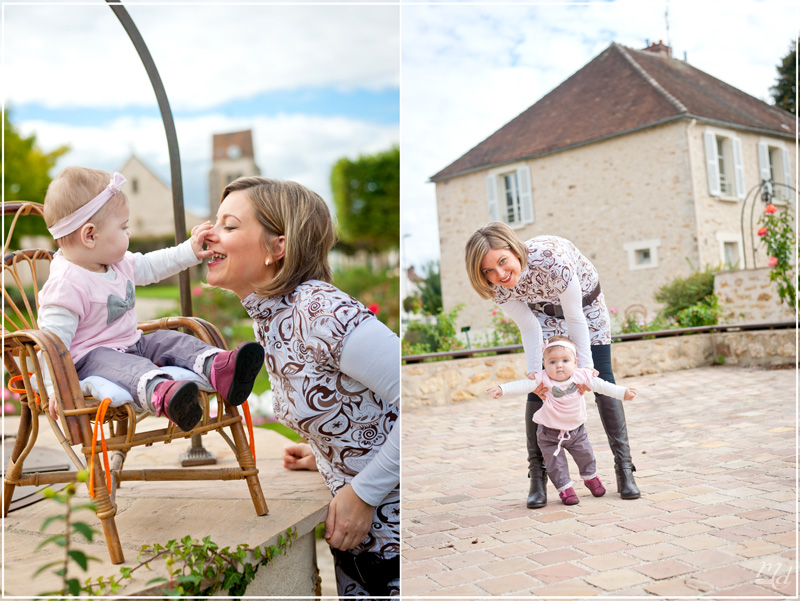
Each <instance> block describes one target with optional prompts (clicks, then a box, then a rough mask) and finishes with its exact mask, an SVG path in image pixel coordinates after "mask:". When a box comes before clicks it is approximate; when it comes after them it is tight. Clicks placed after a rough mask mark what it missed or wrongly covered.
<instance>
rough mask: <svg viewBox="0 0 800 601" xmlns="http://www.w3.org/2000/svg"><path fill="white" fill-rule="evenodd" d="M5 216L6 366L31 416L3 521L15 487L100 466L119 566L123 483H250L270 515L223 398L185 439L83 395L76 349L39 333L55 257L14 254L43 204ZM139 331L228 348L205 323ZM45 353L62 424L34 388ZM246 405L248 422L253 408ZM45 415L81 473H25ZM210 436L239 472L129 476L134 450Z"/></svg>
mask: <svg viewBox="0 0 800 601" xmlns="http://www.w3.org/2000/svg"><path fill="white" fill-rule="evenodd" d="M2 210H3V214H4V215H5V219H6V224H7V226H6V230H7V234H6V237H5V241H4V244H3V257H4V258H3V277H4V282H3V296H4V299H5V307H4V310H3V361H4V364H5V368H6V370H7V371H8V372H9V374H10V375H11V376H12V377H14V376H16V377H18V379H19V380H21V382H22V386H21V388H23V389H24V392H22V393H21V396H20V402H21V405H22V415H21V418H20V424H19V430H18V433H17V438H16V442H15V445H14V449H13V451H12V453H11V457H10V460H9V462H8V466H7V467H6V471H5V477H4V486H3V516H6V515H7V514H8V510H9V506H10V504H11V497H12V495H13V492H14V488H15V487H16V486H27V485H34V486H39V485H42V484H55V483H64V482H71V481H74V480H75V478H76V474H77V471H78V470H85V469H90V468H91V473H90V477H91V480H90V483H89V492H90V495H93V496H94V502H95V504H96V506H97V517H98V518H100V521H101V524H102V527H103V533H104V535H105V540H106V544H107V545H108V552H109V555H110V557H111V561H112V562H113V563H115V564H117V563H122V562H123V561H125V558H124V556H123V553H122V546H121V544H120V539H119V533H118V532H117V527H116V523H115V521H114V516H115V515H116V512H117V507H116V503H115V497H116V491H117V487H118V485H119V484H120V482H124V481H126V480H129V481H130V480H159V481H164V480H184V481H186V480H245V481H246V483H247V486H248V488H249V490H250V496H251V498H252V500H253V505H254V507H255V510H256V514H257V515H265V514H266V513H267V511H268V509H267V503H266V500H265V498H264V494H263V492H262V490H261V484H260V482H259V480H258V470H257V469H256V466H255V461H254V459H253V450H252V449H251V448H250V446H248V441H247V436H246V434H245V430H244V427H243V425H242V415H240V413H239V410H238V408H237V407H232V406H230V405H228V404H227V403H225V402H223V401H222V399H220V398H217V399H216V403H217V412H216V417H213V418H212V417H211V411H210V408H211V402H210V398H209V395H208V394H206V393H204V392H201V393H200V402H201V404H202V406H203V410H204V416H203V419H202V420H201V422H200V423H199V424H198V425H197V426H196V427H195V428H194V429H192V430H191V431H189V432H184V431H182V430H181V429H180V428H178V427H177V426H175V425H174V424H172V423H171V422H168V424H169V425H167V426H166V427H161V428H157V429H149V430H145V429H144V428H143V427H142V424H145V423H147V424H151V425H161V426H163V425H164V422H165V421H166V420H161V419H149V420H146V421H142V419H141V418H142V416H137V415H136V413H135V412H134V409H133V407H132V406H131V405H130V404H125V405H122V406H120V407H107V403H101V402H99V401H98V400H96V399H93V398H91V397H84V396H83V394H82V393H81V387H80V383H79V381H78V376H77V374H76V372H75V366H74V365H73V363H72V359H71V357H70V354H69V350H68V349H67V348H65V347H64V344H63V343H62V342H61V340H60V339H59V338H58V337H57V336H55V335H54V334H52V333H50V332H48V331H46V330H39V329H37V325H36V317H35V315H36V312H37V310H38V295H39V287H40V284H41V282H38V283H37V281H38V280H37V276H39V279H41V273H42V266H43V265H49V263H50V261H51V259H52V256H53V253H52V252H50V251H47V250H17V251H9V249H8V247H9V245H10V242H11V234H12V233H13V231H14V228H15V226H16V225H17V223H18V220H19V219H20V218H21V217H24V218H25V219H35V218H42V205H40V204H38V203H33V202H25V201H18V202H5V203H2ZM139 328H140V329H141V330H142V331H143V332H144V333H145V334H147V333H149V332H153V331H155V330H158V329H178V328H181V329H183V330H184V331H187V332H189V333H191V334H193V335H195V336H197V337H198V338H200V339H201V340H203V341H205V342H207V343H209V344H212V345H214V346H217V347H220V348H226V346H225V342H224V341H223V339H222V337H221V335H220V333H219V331H218V330H217V329H216V328H215V327H214V326H213V325H211V324H210V323H208V322H206V321H203V320H202V319H198V318H191V317H167V318H164V319H160V320H157V321H149V322H143V323H140V324H139ZM39 351H41V357H42V358H43V359H44V361H45V362H46V364H47V367H48V368H49V372H50V375H51V378H52V382H53V387H54V391H55V392H54V397H55V402H56V411H57V412H58V416H59V419H58V420H54V419H53V418H52V417H51V416H50V414H49V411H48V403H49V400H48V398H47V394H45V393H44V392H42V394H41V395H39V394H37V393H36V386H35V382H42V381H43V380H42V366H41V364H40V363H39V358H38V356H37V352H39ZM22 366H25V367H24V368H23V367H22ZM33 376H35V380H34V379H33ZM212 394H213V393H212ZM242 407H243V410H244V412H245V414H246V415H247V416H249V413H248V410H247V406H246V404H245V405H242ZM42 416H44V417H45V418H46V420H47V421H48V422H49V424H50V427H51V428H52V430H53V432H54V433H55V436H56V438H57V439H58V441H59V442H60V443H61V446H62V447H63V448H64V451H65V452H66V453H67V455H68V456H69V458H70V459H71V461H72V463H73V464H74V466H75V468H76V471H70V472H50V473H28V472H25V471H24V462H25V458H26V457H27V456H28V455H29V454H30V452H31V450H32V449H33V448H34V446H35V445H36V440H37V437H38V434H39V420H40V418H41V417H42ZM98 416H99V421H100V430H101V431H103V427H104V425H108V428H109V431H110V435H109V436H108V437H107V438H106V439H105V444H104V445H102V444H101V442H100V441H98V440H97V439H96V435H97V432H95V433H94V436H93V432H92V423H95V424H96V425H97V418H98ZM226 429H229V430H230V436H229V435H228V433H226V431H225V430H226ZM211 431H216V432H219V434H220V435H222V437H223V438H224V439H225V440H226V442H227V443H228V444H229V445H230V447H231V449H232V450H233V452H234V454H235V456H236V458H237V460H238V462H239V467H238V468H199V469H185V468H176V469H137V470H124V469H122V466H123V462H124V460H125V457H126V454H127V453H128V452H129V451H130V450H131V449H133V448H134V447H138V446H141V445H151V444H153V443H156V442H170V441H172V440H175V439H180V438H190V437H192V436H193V435H196V434H205V433H207V432H211ZM101 433H104V432H101ZM76 445H80V448H79V449H78V450H77V451H76V450H75V449H73V447H74V446H76ZM102 446H105V447H106V448H107V450H108V452H110V460H108V461H107V464H106V462H105V461H101V460H99V458H100V457H101V456H103V457H105V458H106V459H107V458H108V455H106V454H104V453H103V452H102V448H101V447H102ZM93 451H94V453H93ZM81 454H82V455H83V457H81ZM93 454H95V455H96V457H95V459H94V460H92V459H91V458H92V456H93ZM87 466H89V467H87Z"/></svg>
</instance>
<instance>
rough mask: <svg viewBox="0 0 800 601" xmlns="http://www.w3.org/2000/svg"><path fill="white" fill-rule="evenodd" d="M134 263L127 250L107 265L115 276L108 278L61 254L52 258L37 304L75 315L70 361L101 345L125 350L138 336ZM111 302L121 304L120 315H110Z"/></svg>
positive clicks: (139, 333) (139, 331) (139, 334)
mask: <svg viewBox="0 0 800 601" xmlns="http://www.w3.org/2000/svg"><path fill="white" fill-rule="evenodd" d="M135 264H136V261H135V258H134V255H133V254H132V253H126V254H125V258H124V259H122V261H120V262H119V263H116V264H114V265H112V266H111V267H110V268H111V269H113V270H114V271H116V272H117V277H116V279H114V280H113V281H109V280H106V279H105V278H103V277H101V276H100V275H98V274H96V273H93V272H91V271H89V270H88V269H84V268H83V267H80V266H78V265H75V264H74V263H70V262H69V261H67V260H66V259H65V258H64V257H63V256H61V254H60V253H57V254H56V256H55V257H54V258H53V261H52V263H51V264H50V277H49V278H48V279H47V282H45V285H44V286H43V287H42V291H41V292H40V293H39V306H40V307H44V306H45V305H58V306H61V307H65V308H67V309H69V310H70V311H73V312H74V313H76V314H77V315H78V319H79V326H78V329H77V331H76V332H75V337H74V338H73V339H72V344H71V345H70V349H69V352H70V354H71V355H72V360H73V361H78V360H79V359H80V358H81V357H83V356H84V355H85V354H86V353H88V352H89V351H91V350H93V349H95V348H97V347H100V346H105V347H109V348H113V349H118V350H121V349H126V348H128V347H129V346H131V345H133V344H135V343H136V342H137V341H138V340H139V338H140V337H141V335H142V332H141V330H139V329H138V321H137V319H136V309H135V308H134V305H135V303H136V301H135V298H134V296H133V292H134V282H135V278H134V267H135ZM129 290H130V291H131V292H130V294H129V292H128V291H129ZM111 304H114V305H116V306H117V307H121V309H117V311H116V313H121V315H120V316H118V315H113V316H112V317H111V318H109V306H110V305H111ZM109 322H111V323H109Z"/></svg>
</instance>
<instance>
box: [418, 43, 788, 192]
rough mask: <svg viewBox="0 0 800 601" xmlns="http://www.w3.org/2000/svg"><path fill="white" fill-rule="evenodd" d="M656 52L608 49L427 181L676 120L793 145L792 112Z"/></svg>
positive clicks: (611, 47) (616, 45)
mask: <svg viewBox="0 0 800 601" xmlns="http://www.w3.org/2000/svg"><path fill="white" fill-rule="evenodd" d="M659 50H661V52H660V51H659ZM662 52H663V49H662V48H661V47H660V46H656V45H654V46H653V47H651V48H650V51H648V50H633V49H631V48H627V47H625V46H621V45H619V44H616V43H612V44H611V45H610V46H609V47H608V48H606V49H605V50H604V51H603V52H601V53H600V54H599V55H598V56H596V57H595V58H594V59H592V60H591V61H590V62H589V63H587V64H586V65H585V66H584V67H583V68H581V69H580V70H579V71H577V72H576V73H574V74H573V75H572V76H571V77H569V78H568V79H567V80H566V81H564V82H563V83H562V84H561V85H559V86H558V87H556V88H555V89H554V90H552V91H551V92H550V93H549V94H547V95H545V96H544V97H543V98H542V99H541V100H539V101H538V102H537V103H536V104H534V105H533V106H531V107H530V108H528V109H527V110H525V111H524V112H523V113H521V114H520V115H519V116H517V117H516V118H514V119H512V120H511V121H509V122H508V123H507V124H506V125H504V126H503V127H501V128H500V129H499V130H497V131H496V132H495V133H493V134H492V135H491V136H489V137H488V138H486V139H485V140H484V141H483V142H481V143H480V144H478V145H477V146H475V147H474V148H472V149H471V150H470V151H468V152H467V153H466V154H464V155H463V156H462V157H461V158H459V159H457V160H456V161H455V162H453V163H451V164H450V165H448V166H447V167H445V168H444V169H442V170H441V171H439V172H438V173H436V174H435V175H433V176H432V177H431V181H438V180H442V179H447V178H449V177H453V176H455V175H459V174H461V173H466V172H469V171H474V170H477V169H482V168H486V167H488V166H491V165H498V164H502V163H506V162H511V161H515V160H520V159H523V158H528V157H534V156H538V155H542V154H547V153H550V152H554V151H556V150H563V149H565V148H569V147H571V146H576V145H579V144H585V143H588V142H593V141H597V140H601V139H603V138H606V137H609V136H613V135H620V134H624V133H627V132H631V131H634V130H637V129H640V128H644V127H649V126H653V125H656V124H659V123H663V122H665V121H670V120H672V119H678V118H682V117H697V118H700V119H703V120H707V121H715V122H719V123H721V124H727V125H730V126H734V127H740V128H747V129H755V130H760V131H764V132H769V133H774V134H776V135H781V136H784V137H787V138H792V139H793V138H794V136H795V125H794V124H795V119H794V116H793V115H791V114H790V113H788V112H786V111H783V110H781V109H778V108H776V107H774V106H771V105H769V104H767V103H765V102H763V101H761V100H758V99H757V98H754V97H753V96H750V95H748V94H745V93H744V92H742V91H740V90H737V89H736V88H734V87H732V86H730V85H728V84H726V83H725V82H723V81H720V80H719V79H716V78H715V77H712V76H711V75H708V74H707V73H704V72H703V71H700V70H699V69H696V68H695V67H692V66H691V65H689V64H688V63H685V62H684V61H681V60H678V59H674V58H670V57H668V56H666V55H665V54H664V53H662Z"/></svg>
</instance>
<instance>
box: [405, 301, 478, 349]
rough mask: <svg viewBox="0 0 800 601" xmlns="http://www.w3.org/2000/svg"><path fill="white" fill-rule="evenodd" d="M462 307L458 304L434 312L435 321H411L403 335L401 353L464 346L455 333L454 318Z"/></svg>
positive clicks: (460, 347) (461, 347)
mask: <svg viewBox="0 0 800 601" xmlns="http://www.w3.org/2000/svg"><path fill="white" fill-rule="evenodd" d="M463 308H464V305H463V304H460V305H458V306H457V307H456V308H454V309H453V310H452V311H450V312H448V313H445V312H444V311H439V312H438V313H437V314H436V322H435V323H433V324H431V323H426V322H423V321H412V322H411V323H410V324H409V325H408V328H407V329H406V333H405V335H404V336H403V355H424V354H426V353H438V352H441V351H454V350H459V349H463V348H464V344H463V343H462V342H461V341H460V340H459V339H458V337H457V335H456V326H455V323H456V319H457V318H458V314H459V312H461V310H462V309H463Z"/></svg>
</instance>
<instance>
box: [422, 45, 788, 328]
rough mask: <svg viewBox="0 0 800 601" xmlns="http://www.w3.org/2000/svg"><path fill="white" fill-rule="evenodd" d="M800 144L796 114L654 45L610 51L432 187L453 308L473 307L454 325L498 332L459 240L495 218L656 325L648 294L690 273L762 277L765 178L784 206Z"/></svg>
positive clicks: (611, 302)
mask: <svg viewBox="0 0 800 601" xmlns="http://www.w3.org/2000/svg"><path fill="white" fill-rule="evenodd" d="M795 135H796V129H795V118H794V116H793V115H791V114H790V113H788V112H785V111H783V110H781V109H778V108H775V107H773V106H770V105H768V104H766V103H765V102H763V101H761V100H758V99H756V98H754V97H752V96H749V95H748V94H745V93H744V92H742V91H740V90H737V89H736V88H733V87H732V86H730V85H728V84H726V83H724V82H722V81H720V80H718V79H716V78H714V77H713V76H711V75H709V74H707V73H704V72H702V71H700V70H698V69H696V68H695V67H693V66H691V65H689V64H688V63H686V62H685V61H682V60H678V59H675V58H673V57H672V53H671V50H670V48H669V47H667V46H665V45H663V44H661V43H660V42H659V43H658V44H653V45H651V46H649V47H647V48H645V49H644V50H633V49H631V48H627V47H625V46H622V45H620V44H616V43H612V44H611V45H610V46H609V47H608V48H606V49H605V50H604V51H603V52H602V53H600V54H599V55H598V56H597V57H595V58H594V59H593V60H592V61H590V62H589V63H588V64H586V65H585V66H584V67H583V68H581V69H580V70H579V71H577V72H576V73H575V74H573V75H572V76H571V77H569V78H568V79H567V80H566V81H564V82H563V83H562V84H560V85H559V86H558V87H556V88H555V89H554V90H552V91H551V92H550V93H549V94H547V95H545V96H544V97H543V98H542V99H541V100H539V101H538V102H536V103H535V104H534V105H533V106H531V107H530V108H528V109H527V110H525V111H524V112H523V113H521V114H520V115H519V116H517V117H516V118H514V119H513V120H512V121H510V122H509V123H507V124H506V125H504V126H503V127H501V128H500V129H499V130H497V131H496V132H495V133H494V134H492V135H491V136H489V137H488V138H486V139H485V140H484V141H482V142H480V143H479V144H478V145H477V146H475V147H474V148H472V149H471V150H469V151H468V152H467V153H466V154H464V155H463V156H461V157H460V158H459V159H457V160H456V161H454V162H453V163H452V164H450V165H448V166H447V167H445V168H444V169H442V170H441V171H439V172H438V173H436V174H435V175H433V176H432V177H431V178H430V179H431V181H433V182H435V184H436V201H437V207H438V215H439V235H440V250H441V273H442V291H443V302H444V307H445V310H449V309H452V308H453V307H454V306H456V305H457V304H459V303H464V304H465V308H464V310H463V311H462V312H461V315H460V316H459V323H458V324H457V325H458V327H459V328H460V327H461V326H465V325H471V326H472V328H473V330H474V329H476V328H485V327H487V326H488V325H489V324H490V316H489V311H490V310H491V309H492V305H491V304H490V303H486V302H483V301H482V300H481V299H480V298H479V297H478V296H477V295H476V294H475V293H474V291H473V290H472V289H471V287H470V284H469V281H468V278H467V275H466V272H465V269H464V244H465V243H466V240H467V239H468V238H469V236H470V235H471V234H472V232H474V231H475V230H476V229H477V228H478V227H480V226H482V225H484V224H485V223H486V222H488V221H493V220H502V221H505V222H507V223H509V224H510V225H511V226H512V227H513V228H515V229H517V230H518V234H519V236H520V238H522V239H523V240H526V239H528V238H531V237H533V236H537V235H542V234H554V235H558V236H562V237H564V238H567V239H569V240H572V241H573V242H574V243H575V244H576V245H577V247H578V248H579V249H581V251H582V252H583V253H584V254H585V255H586V256H587V257H589V259H590V260H591V261H592V262H593V263H594V265H595V266H596V267H597V269H598V272H599V273H600V281H601V283H602V286H603V291H604V293H605V297H606V301H607V303H608V306H609V307H614V308H615V309H617V311H618V313H617V314H618V315H620V316H621V315H623V314H624V313H625V312H626V310H628V311H634V312H636V313H638V314H639V315H644V316H646V317H647V318H648V319H652V317H654V316H655V314H656V312H657V311H658V308H659V306H658V303H656V301H655V299H654V298H653V294H654V292H655V291H656V290H657V289H658V288H659V287H660V286H662V285H663V284H665V283H667V282H669V281H671V280H672V279H674V278H676V277H679V276H680V277H683V276H687V275H689V274H690V273H691V272H692V271H693V270H694V269H697V268H699V269H702V268H704V267H705V266H713V267H722V268H727V269H740V268H742V267H744V266H745V260H746V261H747V264H746V266H747V267H748V268H752V267H754V266H756V267H764V266H765V265H766V257H765V255H764V253H763V251H761V252H759V251H758V250H757V251H756V252H755V253H754V252H753V248H752V244H751V242H750V239H751V238H750V232H751V230H750V228H751V227H752V225H751V224H753V223H755V221H756V220H757V218H758V216H759V214H760V212H761V210H760V209H761V208H763V204H762V201H761V199H760V197H761V194H760V189H759V188H760V184H761V181H762V180H771V181H773V182H775V186H774V188H773V191H774V193H775V198H774V200H773V202H775V203H776V204H781V203H782V204H784V205H786V203H787V202H789V194H788V191H789V190H790V188H787V187H786V186H793V185H794V183H793V181H792V177H791V173H792V168H793V167H792V166H793V165H795V161H796V156H795V145H794V140H795ZM754 202H755V203H756V204H755V214H754V215H753V216H752V217H751V207H752V206H753V203H754ZM745 209H746V210H745ZM742 220H744V221H742ZM743 224H744V225H743ZM757 246H758V242H756V247H757ZM754 255H755V256H754Z"/></svg>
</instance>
